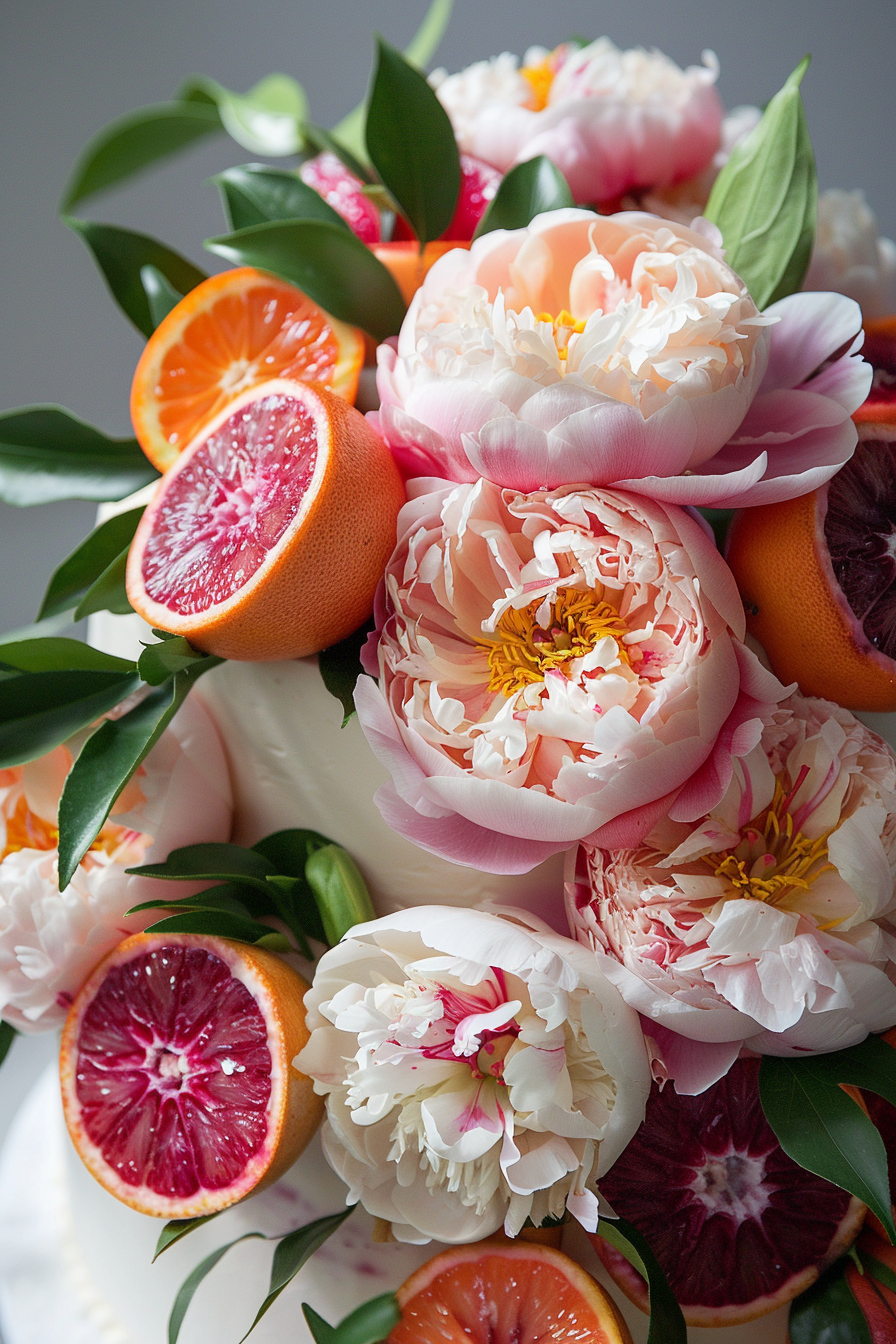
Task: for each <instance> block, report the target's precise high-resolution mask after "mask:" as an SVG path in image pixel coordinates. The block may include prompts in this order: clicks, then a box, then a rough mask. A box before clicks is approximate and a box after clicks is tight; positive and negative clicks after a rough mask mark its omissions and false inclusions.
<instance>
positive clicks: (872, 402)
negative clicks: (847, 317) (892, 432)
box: [853, 317, 896, 425]
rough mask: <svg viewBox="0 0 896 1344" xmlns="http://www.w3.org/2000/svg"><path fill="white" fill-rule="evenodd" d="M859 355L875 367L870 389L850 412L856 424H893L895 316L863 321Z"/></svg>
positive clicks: (895, 400)
mask: <svg viewBox="0 0 896 1344" xmlns="http://www.w3.org/2000/svg"><path fill="white" fill-rule="evenodd" d="M864 327H865V340H864V343H863V345H862V355H863V357H864V358H865V359H867V361H868V363H869V364H870V365H871V367H872V369H873V370H874V378H873V380H872V383H871V391H870V392H869V393H868V396H867V397H866V398H865V400H864V401H863V403H862V405H861V406H860V407H859V409H858V410H857V411H856V413H855V415H854V416H853V420H855V421H857V422H858V423H859V424H862V423H868V422H870V423H872V424H891V425H892V424H896V317H879V318H876V319H873V320H872V321H869V322H865V323H864Z"/></svg>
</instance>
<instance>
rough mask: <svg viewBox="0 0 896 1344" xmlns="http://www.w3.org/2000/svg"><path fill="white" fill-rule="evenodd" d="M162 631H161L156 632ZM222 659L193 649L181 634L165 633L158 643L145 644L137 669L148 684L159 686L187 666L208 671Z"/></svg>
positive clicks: (184, 669) (183, 670)
mask: <svg viewBox="0 0 896 1344" xmlns="http://www.w3.org/2000/svg"><path fill="white" fill-rule="evenodd" d="M157 633H163V632H161V631H160V632H157ZM221 661H222V660H221V659H220V658H213V657H211V656H210V655H209V654H207V653H202V652H200V650H199V649H194V648H193V645H192V644H191V643H190V642H189V640H186V639H184V637H183V635H165V637H164V638H163V639H161V640H160V641H159V643H158V644H147V645H146V646H145V647H144V649H143V652H142V653H141V655H140V657H139V658H138V660H137V671H138V672H139V673H140V675H141V677H142V678H143V680H144V681H145V682H147V683H148V684H149V685H150V686H161V684H162V682H163V681H166V680H167V679H168V677H173V676H174V674H175V673H176V672H185V671H186V670H187V668H201V670H202V671H203V672H208V671H210V670H211V668H213V667H217V666H218V665H219V663H220V662H221Z"/></svg>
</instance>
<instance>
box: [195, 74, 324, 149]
mask: <svg viewBox="0 0 896 1344" xmlns="http://www.w3.org/2000/svg"><path fill="white" fill-rule="evenodd" d="M197 94H200V95H203V96H204V97H205V98H206V99H207V100H208V101H209V102H212V103H214V104H215V106H216V107H217V109H218V115H219V116H220V118H221V123H222V125H223V126H224V129H225V131H226V132H227V134H228V135H229V136H230V137H231V139H233V140H235V141H236V142H237V144H238V145H242V147H243V149H248V150H249V151H250V152H251V153H252V154H264V155H265V157H267V158H271V159H277V158H281V157H283V156H284V155H286V154H298V153H299V151H300V150H301V149H302V146H303V144H304V139H305V137H304V125H305V121H306V119H307V116H308V99H307V98H306V96H305V91H304V89H303V88H302V86H301V84H298V83H296V81H295V80H294V79H292V78H291V77H290V76H289V75H266V76H265V78H264V79H262V80H259V82H258V83H257V84H255V85H253V86H252V88H251V89H249V91H248V92H247V93H233V92H232V91H231V90H230V89H225V88H224V86H223V85H222V84H218V83H216V82H215V80H213V79H206V78H204V77H203V76H197V77H196V78H195V79H192V80H190V81H189V83H188V84H187V85H185V87H184V88H183V89H182V90H181V97H182V98H183V97H187V98H189V99H191V100H192V99H194V98H195V97H196V95H197ZM200 105H201V104H200Z"/></svg>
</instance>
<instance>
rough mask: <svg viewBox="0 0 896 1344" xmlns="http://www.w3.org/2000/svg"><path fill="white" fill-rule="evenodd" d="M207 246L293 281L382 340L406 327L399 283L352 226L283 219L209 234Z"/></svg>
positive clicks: (240, 262)
mask: <svg viewBox="0 0 896 1344" xmlns="http://www.w3.org/2000/svg"><path fill="white" fill-rule="evenodd" d="M205 246H206V247H207V248H208V250H209V251H210V252H215V253H216V254H217V255H218V256H220V257H226V259H227V260H228V261H232V262H234V263H235V264H236V265H237V266H257V267H259V268H260V269H261V270H263V271H271V272H272V273H273V274H274V275H279V276H280V277H281V278H282V279H284V280H288V281H290V283H291V284H293V285H297V286H298V287H299V289H301V290H302V291H303V292H304V293H305V294H307V295H308V296H309V298H311V299H312V300H313V301H314V302H315V303H318V304H320V306H321V307H322V308H324V309H325V310H326V311H327V312H328V313H332V314H333V316H334V317H338V318H340V319H341V320H342V321H343V322H350V323H351V324H352V326H355V327H363V329H364V330H365V331H369V332H370V334H371V336H373V337H374V338H375V339H376V340H378V341H383V340H385V339H386V337H387V336H394V335H395V334H396V333H397V332H398V330H399V328H400V326H401V323H402V320H403V318H404V315H405V311H406V310H405V303H404V300H403V299H402V297H401V293H400V292H399V289H398V286H397V285H396V283H395V281H394V280H393V279H392V276H391V275H390V274H389V272H388V271H387V269H386V267H385V266H384V265H383V263H382V262H381V261H378V260H377V258H376V257H375V256H374V255H373V253H372V252H371V251H370V249H369V248H367V247H365V246H364V244H363V243H362V242H361V239H360V238H356V237H355V235H354V234H353V233H352V232H351V230H350V229H346V228H344V227H341V226H340V227H337V226H336V225H335V224H326V223H324V222H323V221H322V220H317V219H301V220H292V221H279V222H274V223H271V224H255V225H253V227H252V228H249V229H238V230H237V232H236V233H229V234H224V235H222V236H221V237H219V238H209V239H208V241H207V242H206V244H205Z"/></svg>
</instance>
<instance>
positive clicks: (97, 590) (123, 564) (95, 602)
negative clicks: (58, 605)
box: [75, 546, 134, 621]
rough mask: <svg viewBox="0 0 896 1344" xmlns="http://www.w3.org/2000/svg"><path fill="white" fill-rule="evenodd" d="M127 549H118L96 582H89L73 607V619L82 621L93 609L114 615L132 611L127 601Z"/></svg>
mask: <svg viewBox="0 0 896 1344" xmlns="http://www.w3.org/2000/svg"><path fill="white" fill-rule="evenodd" d="M128 550H129V548H128V547H127V546H126V547H125V548H124V550H122V551H119V553H118V555H117V556H116V557H115V559H114V560H113V561H112V563H111V564H109V565H107V566H106V568H105V569H104V570H103V572H102V574H101V575H100V576H99V578H98V579H97V581H96V583H93V584H91V586H90V587H89V588H88V590H87V592H86V593H85V594H84V596H83V597H82V599H81V601H80V602H79V603H78V605H77V607H76V608H75V620H76V621H82V620H83V619H84V617H85V616H92V615H93V613H94V612H95V611H111V612H112V613H113V615H115V616H127V615H128V613H129V612H131V611H133V610H134V609H133V607H132V606H131V604H130V602H129V601H128V594H127V587H126V584H125V576H126V573H127V567H128Z"/></svg>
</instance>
